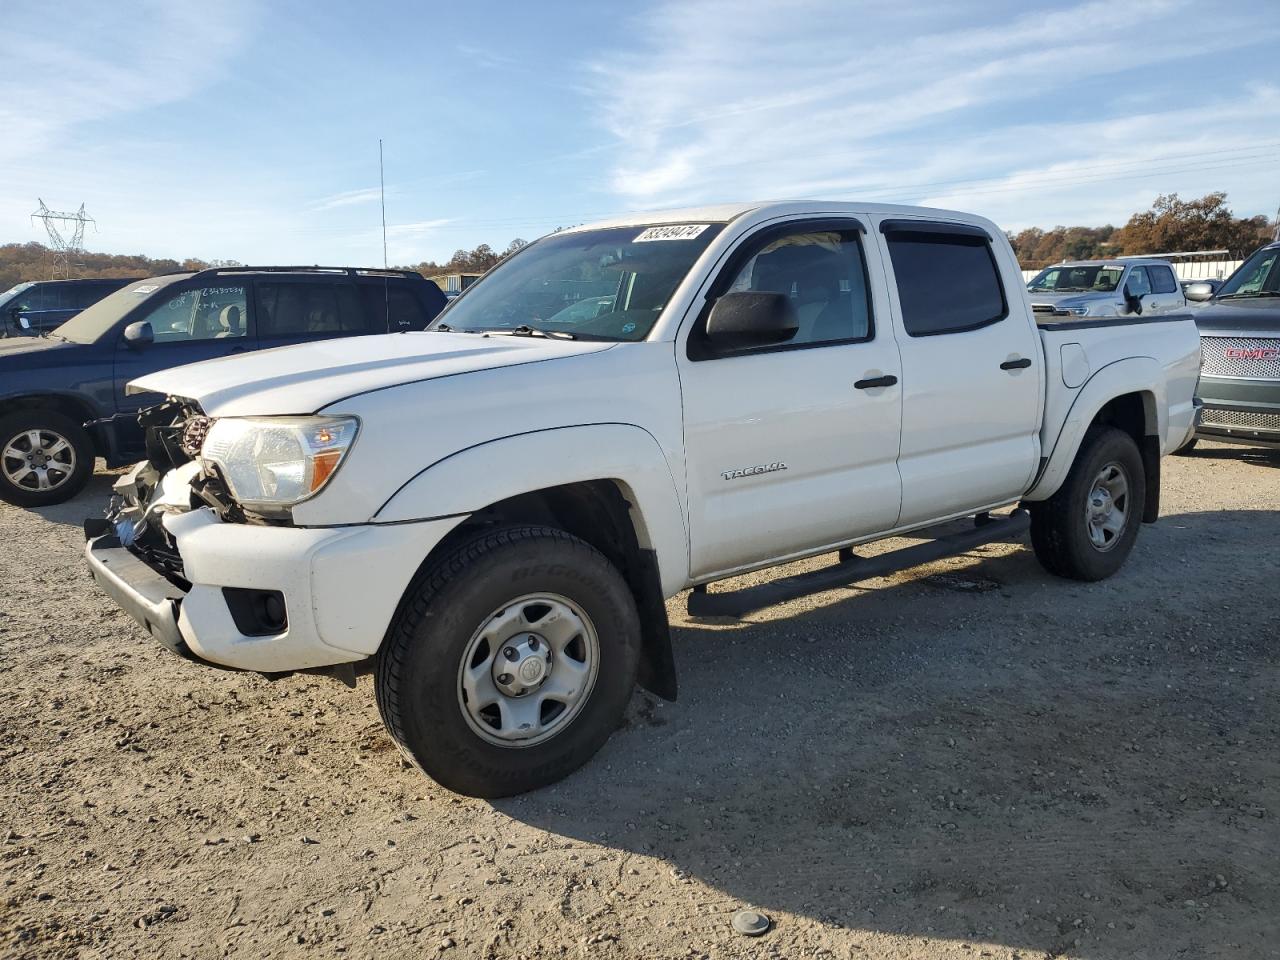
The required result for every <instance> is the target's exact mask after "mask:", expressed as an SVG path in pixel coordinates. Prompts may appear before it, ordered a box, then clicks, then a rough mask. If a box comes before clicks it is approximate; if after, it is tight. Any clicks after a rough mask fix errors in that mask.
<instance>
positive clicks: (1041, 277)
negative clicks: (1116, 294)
mask: <svg viewBox="0 0 1280 960" xmlns="http://www.w3.org/2000/svg"><path fill="white" fill-rule="evenodd" d="M1122 276H1124V267H1122V266H1116V267H1104V266H1098V265H1096V264H1094V265H1088V266H1076V267H1073V266H1066V265H1062V266H1057V267H1048V268H1046V269H1044V270H1041V271H1040V272H1039V273H1037V274H1036V275H1035V277H1033V278H1032V280H1031V282H1030V283H1028V284H1027V289H1028V290H1030V291H1031V292H1032V293H1092V292H1096V293H1110V292H1111V291H1112V290H1114V289H1115V288H1116V287H1118V286H1119V285H1120V278H1121V277H1122Z"/></svg>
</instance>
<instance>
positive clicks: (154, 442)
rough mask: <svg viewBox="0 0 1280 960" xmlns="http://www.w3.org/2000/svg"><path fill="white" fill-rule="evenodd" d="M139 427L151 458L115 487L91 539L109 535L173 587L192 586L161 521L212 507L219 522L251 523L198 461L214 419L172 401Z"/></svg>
mask: <svg viewBox="0 0 1280 960" xmlns="http://www.w3.org/2000/svg"><path fill="white" fill-rule="evenodd" d="M138 423H139V424H140V425H141V427H142V429H143V434H144V437H145V438H146V454H147V459H146V460H143V461H141V462H140V463H137V464H135V465H134V466H133V468H132V469H130V470H129V472H128V473H125V474H123V475H122V476H121V477H120V478H119V479H118V480H116V482H115V484H114V485H113V487H112V491H113V493H112V498H111V502H110V503H109V504H108V506H107V509H106V515H105V519H100V520H99V519H91V520H86V521H85V525H84V528H85V536H86V537H87V538H89V539H94V538H97V537H103V536H108V535H109V536H111V537H113V538H114V539H115V540H116V541H117V542H118V545H119V546H121V547H123V548H125V549H127V550H129V551H131V552H132V553H134V554H136V555H137V556H138V557H139V558H141V559H142V560H143V561H145V562H146V563H147V564H148V565H149V566H150V567H152V568H153V569H154V570H156V571H158V572H160V573H162V574H163V575H164V576H165V577H166V578H168V579H169V580H170V581H171V582H173V583H174V584H175V585H177V586H179V587H181V588H183V589H186V588H189V586H190V584H189V583H188V582H187V580H186V578H185V577H184V575H183V568H182V557H181V555H180V554H179V553H178V549H177V546H176V545H175V543H174V541H173V536H172V534H170V533H169V531H168V530H166V529H165V527H164V524H163V522H162V518H163V516H164V515H165V514H168V513H186V512H188V511H191V510H194V509H199V508H201V507H209V508H211V509H212V510H213V511H214V512H215V513H216V514H217V515H218V518H219V519H220V520H223V521H226V522H230V523H245V522H248V521H249V520H250V518H249V517H248V516H247V515H246V514H245V512H244V510H243V509H242V508H241V507H240V506H239V505H238V504H237V503H236V502H235V501H234V500H233V499H232V498H231V497H230V496H229V495H228V493H227V490H226V486H225V484H224V483H223V482H222V480H221V478H220V477H219V476H218V474H217V471H216V470H210V469H207V468H206V467H205V466H204V465H203V464H202V463H201V462H200V459H199V457H200V448H201V446H202V445H203V443H204V439H205V436H206V435H207V434H208V432H209V427H210V426H212V424H213V419H212V418H210V417H207V416H205V415H204V413H203V412H202V411H201V410H200V408H199V406H198V405H196V404H194V403H192V402H191V401H188V400H180V399H174V398H169V399H167V400H165V401H164V402H163V403H158V404H155V405H154V406H151V407H146V408H144V409H143V410H142V411H141V412H140V413H139V414H138Z"/></svg>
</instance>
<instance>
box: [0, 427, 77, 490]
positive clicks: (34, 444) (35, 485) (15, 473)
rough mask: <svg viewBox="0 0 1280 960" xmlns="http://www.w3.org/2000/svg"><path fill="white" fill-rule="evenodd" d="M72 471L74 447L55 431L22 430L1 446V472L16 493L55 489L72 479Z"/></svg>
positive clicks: (74, 460)
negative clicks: (17, 491)
mask: <svg viewBox="0 0 1280 960" xmlns="http://www.w3.org/2000/svg"><path fill="white" fill-rule="evenodd" d="M75 469H76V448H75V447H74V446H72V444H71V441H70V440H68V439H67V438H66V437H64V436H63V435H62V434H60V433H58V432H57V431H56V430H49V429H48V428H45V427H37V428H35V429H31V430H23V431H22V432H21V433H17V434H14V435H13V436H12V437H10V438H9V439H8V440H6V441H5V443H4V446H3V447H0V471H2V472H3V473H4V477H5V479H6V480H8V481H9V483H11V484H13V486H15V487H17V488H18V489H19V490H27V491H30V492H32V493H43V492H45V491H48V490H56V489H58V487H60V486H62V485H63V484H64V483H66V482H67V481H68V480H70V479H71V475H72V474H73V473H74V472H75Z"/></svg>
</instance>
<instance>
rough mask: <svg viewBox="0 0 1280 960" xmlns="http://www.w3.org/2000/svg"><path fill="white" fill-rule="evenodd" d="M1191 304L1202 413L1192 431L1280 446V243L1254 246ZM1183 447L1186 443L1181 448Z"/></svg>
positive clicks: (1192, 292) (1195, 291)
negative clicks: (1222, 279) (1200, 303)
mask: <svg viewBox="0 0 1280 960" xmlns="http://www.w3.org/2000/svg"><path fill="white" fill-rule="evenodd" d="M1187 297H1188V299H1191V300H1200V301H1206V300H1207V301H1208V302H1207V303H1206V304H1205V306H1204V307H1203V308H1201V309H1200V310H1197V311H1196V312H1195V318H1196V326H1197V327H1199V328H1200V357H1201V361H1200V363H1201V366H1200V386H1199V387H1198V388H1197V389H1196V393H1197V395H1198V396H1199V397H1200V399H1201V400H1202V401H1204V413H1203V416H1202V418H1201V421H1200V425H1199V427H1197V429H1196V436H1197V437H1204V438H1206V439H1209V440H1220V441H1226V442H1227V443H1245V444H1250V445H1253V446H1268V447H1280V243H1269V244H1267V245H1266V246H1265V247H1263V248H1262V249H1260V250H1258V251H1256V252H1255V253H1254V254H1253V256H1251V257H1249V259H1248V260H1246V261H1245V262H1244V263H1242V264H1241V265H1240V267H1239V269H1237V270H1236V272H1235V273H1233V274H1231V276H1230V277H1228V278H1227V281H1226V283H1224V284H1223V285H1222V286H1221V287H1220V288H1219V289H1218V291H1217V293H1213V292H1212V291H1211V290H1210V289H1209V288H1208V287H1206V286H1203V285H1201V284H1192V285H1191V286H1190V287H1188V288H1187ZM1184 449H1186V448H1184Z"/></svg>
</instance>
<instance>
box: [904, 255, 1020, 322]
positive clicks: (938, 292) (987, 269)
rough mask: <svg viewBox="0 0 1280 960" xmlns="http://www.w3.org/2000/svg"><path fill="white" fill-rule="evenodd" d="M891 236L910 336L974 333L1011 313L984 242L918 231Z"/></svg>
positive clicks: (998, 276)
mask: <svg viewBox="0 0 1280 960" xmlns="http://www.w3.org/2000/svg"><path fill="white" fill-rule="evenodd" d="M886 237H887V240H888V244H889V257H890V259H891V260H892V262H893V273H894V277H895V278H896V280H897V284H898V302H899V303H900V304H901V306H902V323H903V326H904V327H906V330H907V333H908V334H909V335H910V336H913V337H928V336H934V335H936V334H943V333H959V332H962V331H965V330H974V329H976V328H978V327H982V326H985V325H987V324H989V323H994V322H996V321H998V320H1003V319H1004V317H1005V316H1006V315H1007V313H1008V306H1007V303H1006V301H1005V296H1004V287H1003V286H1002V285H1001V283H1000V273H999V271H998V270H997V268H996V261H995V257H994V256H993V255H992V253H991V246H990V244H989V243H988V242H987V241H986V240H985V239H984V238H982V237H970V236H963V235H957V234H949V233H916V232H914V231H901V232H890V233H888V234H887V235H886Z"/></svg>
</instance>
